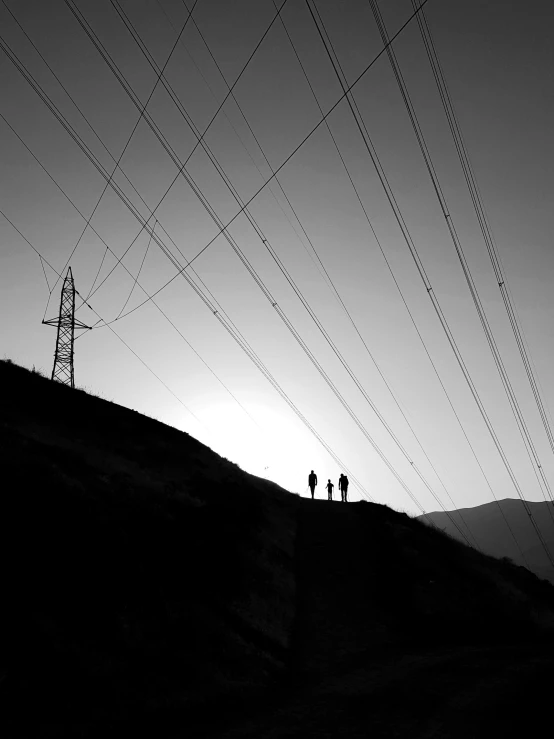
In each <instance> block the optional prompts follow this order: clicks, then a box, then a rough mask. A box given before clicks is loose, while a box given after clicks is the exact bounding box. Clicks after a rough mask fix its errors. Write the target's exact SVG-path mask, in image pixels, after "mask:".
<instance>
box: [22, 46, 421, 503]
mask: <svg viewBox="0 0 554 739" xmlns="http://www.w3.org/2000/svg"><path fill="white" fill-rule="evenodd" d="M8 55H9V54H8ZM10 58H11V57H10ZM16 66H17V65H16ZM24 76H25V75H24ZM26 78H27V79H28V77H26ZM43 99H44V97H43ZM49 107H50V108H51V109H52V107H51V106H49ZM53 112H54V111H53ZM60 122H62V121H60ZM62 123H63V122H62ZM65 127H66V130H67V126H65ZM68 132H70V131H69V130H68ZM70 133H71V132H70ZM72 137H73V138H74V140H75V141H76V143H78V144H79V145H81V142H80V141H79V139H78V138H76V137H75V136H74V135H73V136H72ZM81 148H82V145H81ZM83 150H84V151H85V153H87V152H86V150H85V149H83ZM91 161H93V160H92V159H91ZM93 163H95V166H97V169H98V170H99V171H100V172H101V173H102V169H101V168H100V167H98V165H97V163H96V162H94V161H93ZM110 184H111V186H112V187H113V188H114V190H115V191H116V192H117V194H119V195H120V197H121V196H122V193H121V192H120V191H118V189H117V188H116V186H115V185H114V183H113V182H110ZM122 199H123V200H124V201H125V199H124V198H123V197H122ZM126 204H127V206H128V207H130V209H131V210H132V212H134V214H135V215H136V216H137V217H138V218H139V220H142V219H141V218H140V215H139V214H138V213H137V212H136V210H135V209H134V208H132V206H131V205H130V204H129V203H128V201H127V202H126ZM145 225H146V224H145V223H144V222H143V226H145ZM226 237H228V234H226ZM156 242H157V243H158V245H159V246H160V248H162V250H163V251H164V253H166V255H167V256H168V257H169V258H170V259H171V260H172V262H173V263H174V264H175V261H174V257H172V256H171V255H170V254H169V253H168V252H167V250H164V247H163V245H162V244H161V243H160V242H159V240H158V239H157V238H156ZM176 266H178V265H176ZM245 266H247V265H246V264H245ZM253 276H254V275H253ZM268 297H269V296H268ZM275 306H276V304H275V303H274V307H275ZM289 328H291V329H292V331H293V335H294V329H293V327H292V326H289ZM298 339H299V337H298V336H297V340H298ZM299 343H301V346H302V345H303V342H301V340H300V342H299ZM304 348H305V350H306V347H305V345H304ZM308 351H309V350H308ZM319 369H320V372H321V373H322V376H323V377H325V376H326V375H325V373H324V371H322V368H321V367H319ZM327 379H328V378H327ZM330 386H331V387H332V383H331V384H330ZM337 397H339V398H340V394H337ZM351 415H352V414H351ZM353 417H354V416H353ZM370 439H371V437H369V435H368V440H370ZM376 451H378V453H379V450H378V449H376ZM382 458H383V457H382ZM383 461H385V463H386V464H388V466H389V469H391V471H392V472H393V474H395V476H397V474H396V473H395V471H394V470H393V468H392V467H391V466H390V465H389V463H388V461H386V460H385V459H384V458H383ZM397 479H399V478H398V476H397ZM399 481H400V479H399ZM401 484H403V483H401ZM403 485H404V484H403ZM407 492H408V490H407ZM419 507H420V509H421V506H419Z"/></svg>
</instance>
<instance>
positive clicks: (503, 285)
mask: <svg viewBox="0 0 554 739" xmlns="http://www.w3.org/2000/svg"><path fill="white" fill-rule="evenodd" d="M412 4H413V5H414V7H417V6H416V3H415V0H412ZM418 24H419V28H420V33H421V36H422V39H423V43H424V46H425V50H426V53H427V57H428V59H429V63H430V65H431V69H432V71H433V76H434V78H435V82H436V84H437V88H438V91H439V95H440V98H441V102H442V105H443V108H444V111H445V115H446V118H447V121H448V125H449V128H450V131H451V134H452V137H453V140H454V144H455V147H456V151H457V154H458V158H459V160H460V164H461V166H462V171H463V173H464V177H465V180H466V184H467V187H468V190H469V193H470V197H471V200H472V203H473V207H474V210H475V213H476V216H477V220H478V223H479V226H480V229H481V233H482V235H483V239H484V242H485V246H486V247H487V252H488V254H489V258H490V261H491V265H492V267H493V271H494V275H495V279H496V281H497V284H498V288H499V290H500V293H501V295H502V300H503V303H504V307H505V309H506V313H507V315H508V319H509V322H510V326H511V328H512V332H513V334H514V338H515V340H516V344H517V346H518V350H519V353H520V356H521V359H522V362H523V365H524V368H525V372H526V375H527V379H528V381H529V384H530V386H531V390H532V392H533V397H534V399H535V403H536V405H537V408H538V411H539V415H540V417H541V421H542V424H543V427H544V430H545V432H546V436H547V438H548V441H549V444H550V448H551V450H552V452H553V453H554V435H553V433H552V429H551V427H550V423H549V419H548V414H547V409H546V407H545V405H544V402H543V400H542V397H541V393H540V390H539V382H538V378H537V377H536V376H535V371H534V367H533V360H532V357H531V356H530V352H528V349H527V346H526V340H525V335H524V332H523V329H522V327H521V322H520V320H519V317H518V314H517V309H516V306H515V303H514V301H513V299H512V297H511V291H510V287H509V284H508V280H507V277H506V274H505V271H504V269H503V265H502V260H501V257H500V253H499V251H498V247H497V246H496V243H495V240H494V236H493V233H492V229H491V227H490V224H489V219H488V217H487V214H486V211H485V206H484V202H483V199H482V196H481V193H480V190H479V185H478V182H477V179H476V177H475V173H474V171H473V167H472V164H471V160H470V158H469V153H468V151H467V147H466V145H465V141H464V138H463V134H462V131H461V128H460V123H459V120H458V117H457V115H456V110H455V108H454V104H453V101H452V98H451V96H450V91H449V89H448V85H447V82H446V79H445V76H444V73H443V71H442V66H441V64H440V60H439V57H438V54H437V51H436V48H435V45H434V41H433V37H432V35H431V31H430V28H429V26H428V23H427V18H426V16H425V13H424V12H423V11H422V13H421V16H419V15H418ZM536 463H537V467H538V468H539V469H540V470H541V476H542V477H543V480H544V482H545V487H546V488H547V490H548V493H549V496H550V499H551V501H552V502H554V499H553V496H552V492H551V490H550V487H549V486H548V483H547V481H546V478H545V476H544V471H543V468H542V465H541V464H540V462H539V460H538V458H537V460H536Z"/></svg>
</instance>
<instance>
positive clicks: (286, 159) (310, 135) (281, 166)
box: [121, 0, 429, 318]
mask: <svg viewBox="0 0 554 739" xmlns="http://www.w3.org/2000/svg"><path fill="white" fill-rule="evenodd" d="M428 2H429V0H423V2H422V3H421V5H420V8H419V9H418V10H417V11H416V12H415V13H413V14H412V15H411V16H410V17H409V18H408V19H407V20H406V21H405V23H403V24H402V26H400V28H399V29H398V31H397V32H396V33H395V34H394V36H392V37H391V40H390V43H392V42H393V41H394V40H395V39H396V38H397V37H398V36H399V35H400V34H401V33H402V31H403V30H404V29H405V28H406V27H407V26H408V24H409V23H410V22H411V21H412V20H413V18H414V17H415V16H416V13H419V12H420V10H421V8H422V7H423V6H424V5H426V4H427V3H428ZM281 7H282V6H281ZM385 51H386V47H384V48H383V49H381V51H379V52H378V54H377V55H376V56H374V57H373V59H372V60H371V62H370V63H369V64H368V65H367V66H366V67H365V69H364V70H363V71H362V72H361V73H360V74H359V75H358V77H357V78H356V79H355V80H354V82H352V84H351V85H350V86H349V87H348V88H347V90H346V92H344V93H343V94H342V95H340V97H339V98H338V100H336V101H335V103H334V104H333V105H332V106H331V107H330V108H329V110H328V111H327V113H325V115H324V116H323V117H322V118H321V120H320V121H318V123H316V125H315V126H314V127H313V128H312V129H311V130H310V131H309V132H308V133H307V134H306V136H304V138H303V139H302V140H301V141H300V143H299V144H297V146H296V147H295V148H294V149H293V150H292V151H291V152H290V153H289V155H288V156H287V157H286V158H285V159H284V160H283V161H282V162H281V164H280V165H279V166H278V167H277V168H276V169H275V170H274V171H273V173H272V174H271V176H270V177H268V179H267V180H266V181H265V182H264V184H263V185H261V187H259V188H258V189H257V190H256V192H255V193H254V194H253V195H251V196H250V198H249V199H248V200H247V201H246V203H245V205H244V206H243V207H242V208H241V209H240V210H239V211H238V212H237V213H235V215H234V216H232V218H230V219H229V220H228V221H227V223H226V224H225V225H224V226H223V227H222V228H220V229H219V230H218V232H217V233H216V235H215V236H214V237H213V238H212V239H210V241H208V243H207V244H205V245H204V246H203V247H202V249H200V251H198V252H197V253H196V254H195V255H194V257H192V259H190V260H189V261H188V262H187V264H186V265H185V266H184V267H183V268H182V269H183V270H186V269H188V268H189V267H190V266H191V265H192V264H193V262H195V261H196V260H197V259H198V258H199V257H200V256H202V254H203V253H204V252H205V251H206V250H207V249H209V248H210V246H212V244H213V243H214V242H215V241H216V240H217V239H218V238H219V236H221V235H222V234H223V235H225V233H226V232H227V230H228V228H229V227H230V226H231V225H232V224H233V223H234V222H235V221H236V220H237V218H239V216H241V215H242V213H243V211H244V210H245V208H247V207H248V206H249V205H250V204H251V203H252V202H253V201H254V200H255V199H256V198H257V197H258V195H260V193H261V192H263V190H264V189H265V188H266V187H267V186H268V185H269V184H270V183H271V182H272V181H273V179H274V178H275V177H276V176H277V175H278V174H279V172H280V171H281V170H282V169H283V168H284V167H285V166H286V165H287V164H288V162H289V161H290V160H291V159H292V158H293V157H294V156H295V155H296V154H297V153H298V151H299V150H300V149H301V148H302V147H303V146H304V144H305V143H306V142H307V141H308V140H309V139H310V138H311V137H312V136H313V134H314V133H315V132H316V131H317V130H319V127H320V126H321V125H322V124H323V123H324V122H325V121H326V120H327V118H328V117H329V116H330V115H331V113H332V112H333V111H334V110H335V108H337V106H338V105H339V104H340V103H341V102H342V101H343V100H344V98H345V97H346V96H347V94H348V93H349V92H350V91H351V90H352V89H353V88H354V87H355V86H356V85H357V84H358V83H359V82H360V80H361V79H362V78H363V77H364V75H365V74H366V73H367V72H368V71H369V70H370V69H371V67H372V66H373V65H374V64H375V63H376V62H377V61H378V60H379V59H380V57H381V56H382V54H384V52H385ZM185 164H186V162H185ZM179 175H180V172H178V173H177V174H176V175H175V177H174V179H173V180H172V182H171V183H170V185H169V187H168V188H167V190H166V191H165V193H164V194H163V196H162V198H161V200H160V201H159V202H158V205H157V206H156V208H154V211H152V212H155V211H156V210H157V209H158V208H159V206H160V205H161V203H162V202H163V200H164V198H165V197H166V196H167V194H168V193H169V191H170V190H171V188H172V187H173V185H174V184H175V182H176V181H177V179H178V177H179ZM177 277H179V273H177V274H175V275H173V277H171V278H170V279H169V280H168V281H167V282H165V283H164V284H163V285H162V286H161V287H160V288H159V289H158V290H156V292H155V293H153V294H152V297H155V296H156V295H158V294H159V293H160V292H161V291H162V290H165V288H166V287H168V286H169V285H170V284H171V283H172V282H173V281H174V280H176V279H177ZM149 299H150V298H148V299H147V300H145V301H144V302H143V303H141V304H140V305H138V306H136V308H134V309H133V311H129V312H128V313H126V314H124V315H122V316H121V318H125V316H126V315H130V313H131V312H134V311H135V310H138V309H139V308H142V306H143V305H144V304H145V303H147V302H148V300H149Z"/></svg>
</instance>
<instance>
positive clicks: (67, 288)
mask: <svg viewBox="0 0 554 739" xmlns="http://www.w3.org/2000/svg"><path fill="white" fill-rule="evenodd" d="M43 323H44V324H46V325H48V326H56V327H57V329H58V335H57V337H56V351H55V353H54V367H53V369H52V379H53V380H57V381H58V382H61V383H63V384H64V385H69V386H70V387H75V380H74V376H73V345H74V343H75V329H76V328H77V329H79V328H85V329H86V328H90V326H85V324H84V323H81V321H76V320H75V282H74V281H73V273H72V272H71V267H69V268H68V270H67V274H66V276H65V279H64V281H63V286H62V296H61V300H60V313H59V315H58V316H57V317H56V318H50V319H49V320H48V321H43Z"/></svg>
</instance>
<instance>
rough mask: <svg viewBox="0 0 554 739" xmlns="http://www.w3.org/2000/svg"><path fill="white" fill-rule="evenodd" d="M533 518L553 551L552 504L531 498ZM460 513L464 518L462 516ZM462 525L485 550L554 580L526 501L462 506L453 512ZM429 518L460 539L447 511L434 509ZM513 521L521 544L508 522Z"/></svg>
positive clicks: (529, 504) (453, 515)
mask: <svg viewBox="0 0 554 739" xmlns="http://www.w3.org/2000/svg"><path fill="white" fill-rule="evenodd" d="M527 505H528V506H529V508H530V510H531V513H532V515H533V518H534V520H535V522H536V524H537V526H538V527H539V530H540V531H541V533H542V536H543V539H544V540H545V542H546V544H547V546H548V547H549V549H550V551H551V552H554V508H553V506H552V503H535V502H531V501H529V502H528V503H527ZM460 514H461V516H462V517H463V518H460ZM450 516H451V517H454V519H455V520H456V522H457V523H458V525H459V526H460V528H461V529H462V530H464V531H465V524H464V522H465V523H466V524H467V525H468V526H469V528H470V530H471V532H472V534H473V535H474V536H475V538H476V540H477V543H478V544H479V546H480V547H481V549H482V550H483V551H484V552H486V553H487V554H492V555H493V556H494V557H510V559H513V560H514V562H516V563H517V564H519V565H523V566H528V567H529V569H531V571H532V572H534V573H535V574H536V575H538V576H539V577H541V578H544V579H545V580H549V581H550V582H552V583H554V570H553V569H552V565H551V564H550V562H549V560H548V557H547V556H546V553H545V551H544V548H543V547H542V545H541V544H540V542H539V540H538V538H537V534H536V532H535V530H534V528H533V526H532V525H531V522H530V520H529V515H528V513H527V511H526V509H525V506H524V505H523V501H521V500H514V499H513V498H506V499H505V500H500V501H498V503H496V502H493V503H485V504H484V505H480V506H475V508H462V509H460V510H459V511H452V512H451V513H450ZM427 517H428V518H430V519H431V521H432V522H433V523H434V524H435V525H436V526H438V527H439V528H440V529H442V530H443V531H446V532H447V533H448V534H450V536H453V537H454V538H455V539H460V538H461V537H460V534H459V531H458V530H457V529H456V527H455V526H453V525H452V521H451V519H450V517H449V516H448V515H447V514H446V513H444V512H443V511H434V512H433V513H429V514H427ZM506 521H507V522H508V523H509V525H510V528H511V529H512V531H513V532H514V534H515V536H516V538H517V541H518V544H519V547H521V551H520V549H519V548H518V546H517V544H516V542H515V541H514V538H513V537H512V535H511V533H510V529H509V528H508V526H507V525H506ZM522 553H523V557H522V556H521V554H522Z"/></svg>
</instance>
